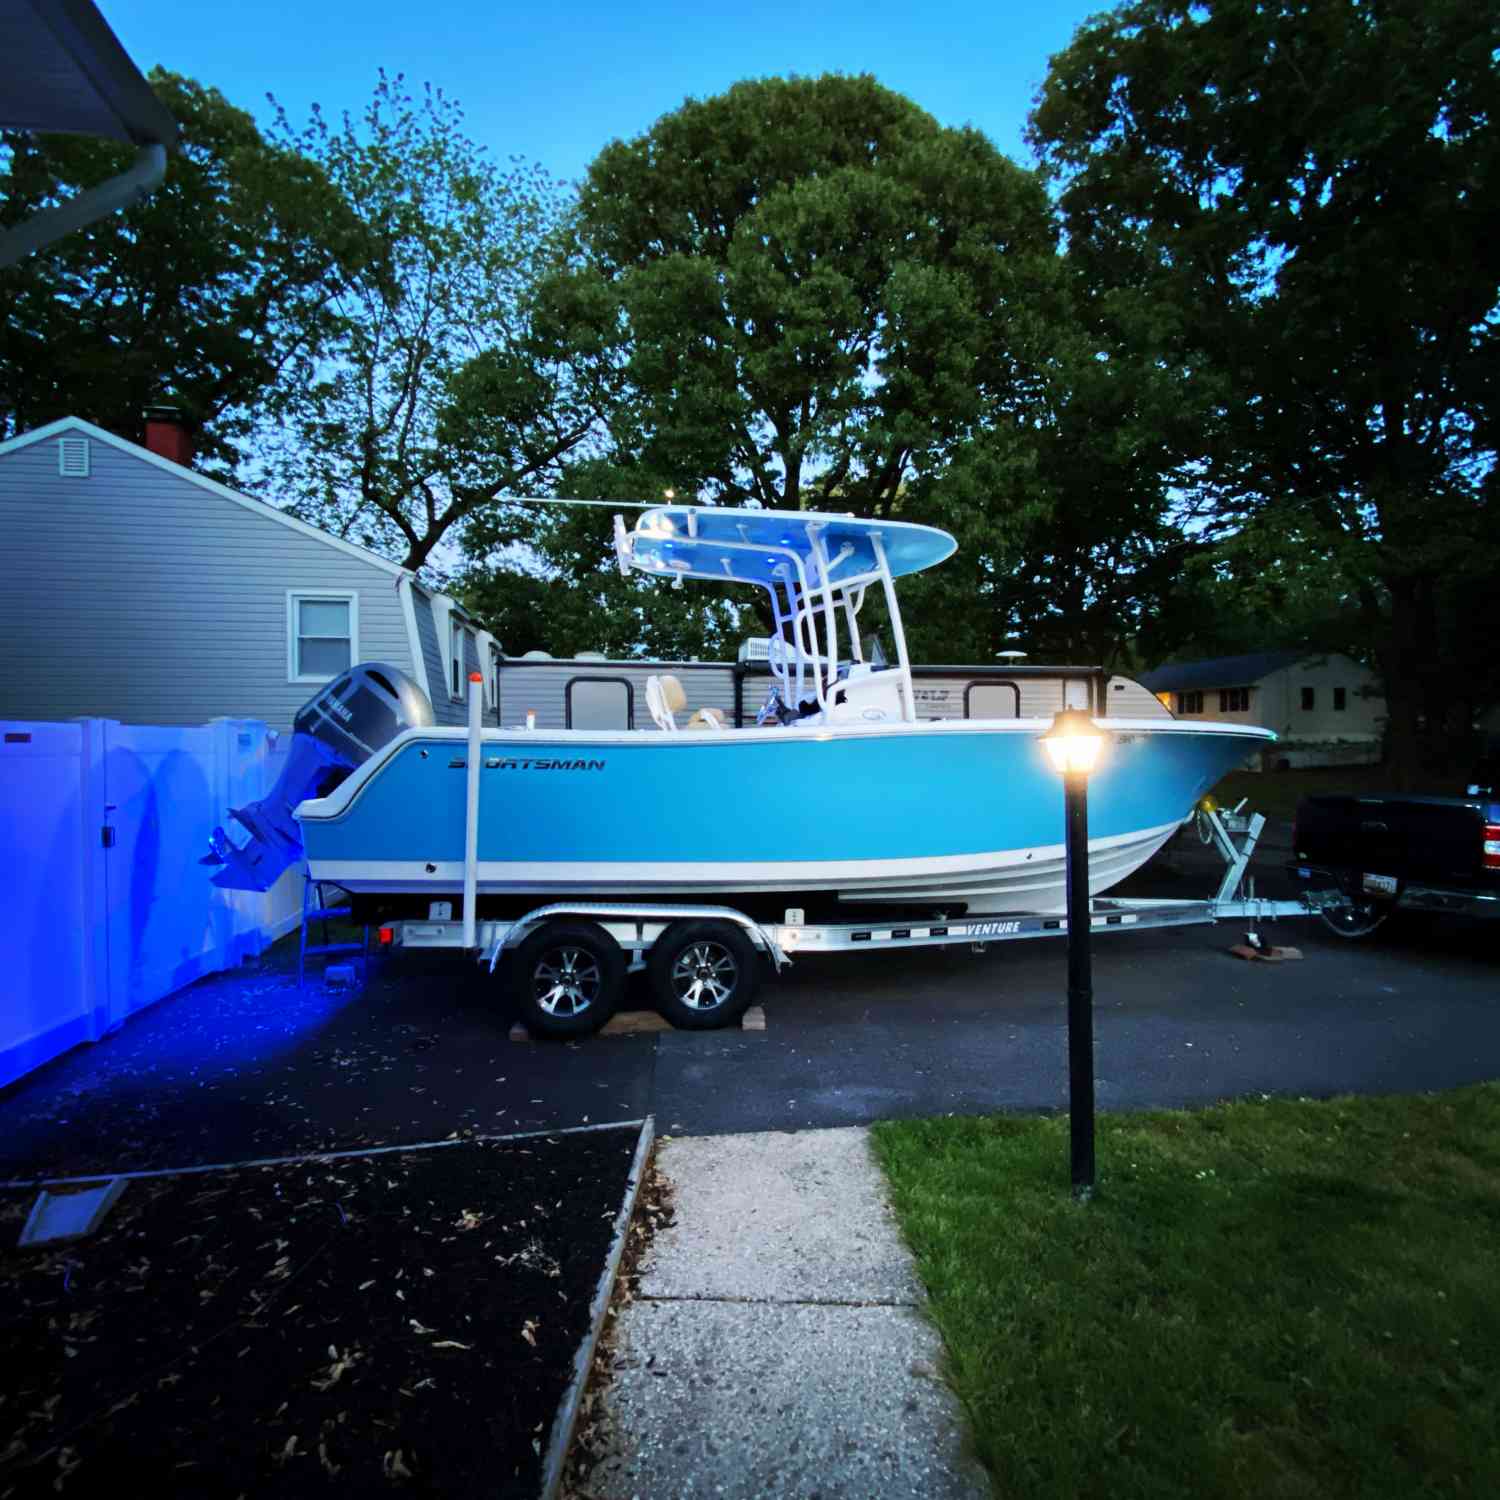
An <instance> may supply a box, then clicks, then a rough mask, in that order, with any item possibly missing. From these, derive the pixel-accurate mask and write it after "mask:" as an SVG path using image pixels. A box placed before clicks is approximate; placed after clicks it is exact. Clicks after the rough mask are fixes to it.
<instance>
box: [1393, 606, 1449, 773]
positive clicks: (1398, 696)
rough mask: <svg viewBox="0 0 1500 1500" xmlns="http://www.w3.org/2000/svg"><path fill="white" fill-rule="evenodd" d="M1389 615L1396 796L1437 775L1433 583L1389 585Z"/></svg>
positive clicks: (1437, 698) (1438, 717)
mask: <svg viewBox="0 0 1500 1500" xmlns="http://www.w3.org/2000/svg"><path fill="white" fill-rule="evenodd" d="M1389 588H1390V598H1391V615H1390V621H1389V624H1388V625H1387V627H1386V631H1385V636H1386V641H1385V649H1384V650H1382V651H1381V652H1380V658H1379V659H1380V668H1381V676H1382V677H1383V678H1384V679H1385V683H1384V685H1385V705H1386V714H1387V720H1386V763H1387V769H1388V770H1389V772H1390V774H1391V779H1392V782H1393V784H1394V787H1395V789H1396V790H1397V791H1411V790H1414V789H1415V788H1416V787H1417V786H1418V785H1419V784H1420V782H1421V781H1422V779H1423V777H1424V775H1430V774H1431V773H1432V772H1433V771H1434V770H1437V769H1440V767H1439V766H1438V765H1436V764H1435V762H1434V756H1435V755H1436V756H1438V757H1439V758H1441V750H1442V747H1441V746H1440V745H1439V744H1437V743H1435V741H1436V740H1437V738H1438V734H1439V732H1440V729H1441V724H1442V715H1441V713H1440V712H1437V713H1436V716H1435V711H1437V710H1440V709H1441V707H1442V704H1441V701H1440V699H1441V686H1440V674H1439V672H1438V662H1437V660H1436V648H1437V628H1436V617H1435V614H1434V609H1433V581H1432V580H1431V579H1429V578H1424V577H1421V576H1402V577H1399V578H1393V579H1391V580H1390V584H1389Z"/></svg>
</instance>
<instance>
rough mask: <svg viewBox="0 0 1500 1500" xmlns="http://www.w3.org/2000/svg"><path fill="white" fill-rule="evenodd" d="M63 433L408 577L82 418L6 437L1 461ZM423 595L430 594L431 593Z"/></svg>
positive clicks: (367, 551) (376, 556)
mask: <svg viewBox="0 0 1500 1500" xmlns="http://www.w3.org/2000/svg"><path fill="white" fill-rule="evenodd" d="M64 432H81V433H84V434H86V435H87V436H88V437H91V438H93V439H94V440H95V441H96V442H100V443H108V444H109V446H110V447H111V448H118V449H119V451H120V452H121V453H128V454H129V455H130V457H132V458H138V459H140V460H141V461H142V462H143V463H148V464H154V465H155V466H156V467H157V468H158V469H164V470H165V471H166V472H167V473H168V474H172V475H175V476H176V477H177V478H178V479H185V480H187V481H188V482H189V483H191V484H195V485H197V486H198V488H199V489H201V490H207V491H208V492H209V494H211V495H217V496H218V497H219V498H220V499H221V500H230V501H233V503H234V504H236V505H241V506H243V507H244V508H245V509H246V510H253V511H254V512H255V513H256V515H258V516H264V517H265V519H266V520H268V521H274V522H276V524H277V525H278V526H286V527H289V528H290V529H291V530H293V531H300V532H301V533H302V534H303V535H304V536H309V537H312V538H314V539H315V540H317V541H320V542H322V543H324V544H325V545H326V546H329V547H336V548H337V549H338V550H339V551H340V552H348V553H350V554H351V555H353V556H354V557H357V558H359V560H360V561H361V562H366V563H369V564H370V565H371V566H372V567H375V568H379V569H381V570H382V571H383V572H386V573H389V574H391V575H392V576H393V577H396V578H399V577H402V576H403V575H406V576H410V574H411V570H410V569H409V568H403V567H402V566H401V565H400V564H399V563H393V562H392V561H391V560H390V559H389V558H386V557H382V556H381V555H380V554H379V553H378V552H371V551H370V549H369V548H368V547H361V546H359V545H358V544H357V543H355V542H347V541H345V540H344V538H343V537H341V536H333V535H332V534H331V533H329V532H327V531H324V530H322V529H321V528H320V527H317V526H312V525H310V524H309V523H308V522H306V521H299V520H298V519H297V518H296V516H291V515H288V514H287V513H286V511H284V510H279V509H278V508H277V507H276V506H274V505H270V504H268V503H267V502H266V501H264V500H257V499H255V498H254V496H252V495H243V494H241V493H240V492H239V491H238V490H232V489H230V488H229V486H228V485H227V484H220V483H219V482H218V480H216V479H210V478H209V477H208V476H207V475H206V474H199V473H197V472H196V471H195V470H193V469H188V468H184V467H183V465H182V464H176V463H173V462H172V460H171V459H170V458H163V457H162V456H161V454H160V453H153V452H152V451H151V450H150V449H149V448H143V447H141V445H140V444H139V443H132V442H131V441H130V440H129V439H128V438H122V437H116V436H115V434H114V433H112V432H106V431H105V430H104V429H103V428H102V427H95V426H94V424H93V423H92V422H85V421H84V420H83V418H82V417H61V418H59V419H58V420H57V421H56V422H49V423H48V424H47V425H46V426H45V427H38V428H36V429H35V430H34V431H32V432H23V433H21V434H20V435H19V436H17V437H13V438H9V439H7V440H6V441H5V442H3V443H0V458H3V457H4V456H5V455H6V454H7V453H14V452H16V451H17V450H19V449H21V448H29V447H30V446H31V445H32V444H33V443H40V442H44V441H45V440H46V439H47V438H53V437H57V436H59V435H60V434H61V433H64ZM426 592H429V593H430V592H431V590H427V591H426Z"/></svg>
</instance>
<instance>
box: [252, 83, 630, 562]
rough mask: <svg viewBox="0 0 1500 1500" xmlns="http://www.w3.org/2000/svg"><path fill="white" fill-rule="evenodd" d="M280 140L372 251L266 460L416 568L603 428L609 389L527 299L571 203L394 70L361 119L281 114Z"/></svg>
mask: <svg viewBox="0 0 1500 1500" xmlns="http://www.w3.org/2000/svg"><path fill="white" fill-rule="evenodd" d="M279 138H280V139H281V140H282V141H283V142H284V143H285V144H286V146H287V148H288V149H292V148H296V149H298V150H300V151H301V152H303V153H304V154H305V155H306V156H308V157H309V158H311V159H312V160H314V161H316V162H317V163H318V164H319V167H320V168H321V170H322V171H323V172H325V173H326V174H327V176H328V178H329V179H330V180H331V181H332V182H333V183H334V184H335V186H336V187H337V188H338V190H339V191H340V193H341V194H342V195H343V197H344V199H345V201H346V202H347V204H348V206H349V209H350V211H351V212H352V213H353V214H355V215H356V216H357V217H358V220H359V222H360V225H361V229H362V232H363V234H364V236H365V237H366V239H367V241H368V242H369V243H370V244H371V245H373V246H377V247H379V251H378V253H376V254H372V255H371V256H370V258H369V259H368V260H367V261H365V262H364V263H363V264H360V265H356V266H355V267H354V268H353V270H352V274H351V275H350V277H349V278H348V281H347V284H346V285H345V287H344V288H343V290H342V292H341V294H340V297H339V301H338V313H339V317H340V334H339V338H338V340H337V342H336V344H335V345H334V347H333V348H332V349H331V350H330V352H329V355H328V357H327V359H326V360H325V363H324V366H323V368H322V369H321V371H320V372H319V378H317V379H316V380H314V381H311V382H309V383H308V384H307V385H305V386H304V387H301V388H299V389H295V390H292V391H289V392H288V394H287V399H286V401H285V402H284V403H283V406H282V411H281V414H282V418H283V422H284V428H283V432H282V435H281V441H280V442H279V443H274V444H270V445H268V446H267V448H266V450H265V453H264V458H265V461H266V464H267V467H268V469H269V471H270V473H271V474H272V475H273V476H274V478H275V481H276V488H277V491H278V493H279V494H280V495H281V496H283V497H288V498H290V499H291V500H292V502H293V503H292V509H294V510H295V511H296V512H297V513H298V514H299V515H301V516H303V517H305V518H306V519H308V520H310V521H314V522H316V523H317V524H319V525H322V526H325V527H327V528H328V529H329V530H331V531H334V532H335V533H337V534H338V535H340V536H348V537H351V538H353V539H356V540H358V541H360V542H362V543H364V544H365V545H367V546H370V547H373V548H375V549H377V550H379V551H383V552H387V553H389V554H390V555H392V556H394V557H397V558H399V559H400V560H401V561H402V563H403V564H404V565H405V566H407V567H409V568H420V567H423V566H424V565H427V564H429V563H431V562H432V561H433V553H434V549H435V548H436V547H438V546H439V544H440V543H443V542H444V541H445V540H446V541H448V542H460V543H461V542H462V538H463V532H464V529H465V527H467V526H468V525H469V524H471V523H472V522H473V521H474V520H475V519H476V518H477V517H480V516H481V515H483V514H484V513H485V512H486V511H488V510H493V509H494V508H495V506H496V503H497V502H498V501H499V500H500V499H501V497H503V496H505V495H506V494H508V493H522V494H525V493H531V492H535V491H537V490H542V489H545V488H547V487H548V486H549V485H550V484H552V483H554V482H555V481H556V478H557V476H558V474H559V472H560V468H559V466H560V464H561V461H562V460H563V458H564V457H565V456H566V455H568V454H570V453H572V452H574V451H575V450H576V449H578V448H579V447H580V445H582V444H584V443H585V442H586V441H587V440H588V439H589V437H590V436H591V434H593V433H594V431H595V430H596V424H597V422H598V419H599V415H600V402H601V400H602V398H603V393H604V390H605V387H604V385H602V384H601V382H600V380H599V379H596V378H593V376H592V374H591V371H590V367H589V366H588V365H587V364H586V363H585V362H583V361H582V360H580V359H579V358H577V357H576V351H575V350H574V349H573V348H572V347H571V346H569V345H567V344H565V343H562V342H559V341H558V340H557V339H556V338H555V337H553V336H552V334H551V332H550V327H551V325H549V324H547V323H546V322H545V320H544V318H543V317H542V316H541V311H542V310H541V309H540V308H539V306H538V304H537V302H536V300H535V297H534V295H533V293H534V287H535V282H536V279H537V276H538V273H539V269H540V267H541V266H542V264H543V257H544V255H545V254H546V253H547V250H548V240H549V235H550V234H551V232H552V230H553V228H554V226H555V223H556V220H557V217H558V214H559V212H560V209H561V206H562V203H563V194H562V193H561V191H560V190H559V189H558V188H557V187H556V186H555V185H554V184H553V183H552V182H551V181H550V179H549V178H548V177H547V174H546V173H545V172H544V171H543V170H542V169H541V168H539V167H536V166H526V165H524V164H522V163H521V162H519V160H513V161H512V164H511V166H510V167H509V169H508V170H502V169H501V168H499V167H498V166H496V165H495V164H494V163H493V162H491V161H490V160H489V159H488V158H487V157H486V155H485V154H484V152H483V150H482V149H481V148H480V147H478V146H477V145H475V144H474V142H473V141H472V140H470V139H469V137H468V136H467V135H466V134H465V133H464V129H463V113H462V111H461V109H460V108H459V107H458V105H457V104H455V103H454V102H453V101H451V100H449V99H447V98H445V97H444V96H443V94H442V93H441V92H439V91H437V90H434V89H432V88H431V87H429V88H427V89H426V90H425V92H424V93H423V95H422V96H421V98H420V99H419V100H416V99H413V98H412V97H411V96H410V95H409V94H408V93H407V92H406V91H405V87H404V84H403V80H402V79H401V78H400V76H399V75H398V76H397V77H395V78H387V77H385V75H384V74H382V75H381V78H380V82H379V84H378V86H377V87H376V89H375V93H374V97H373V99H372V101H371V103H370V105H369V107H368V108H367V110H366V111H365V114H364V116H363V119H362V120H361V121H360V123H359V125H358V126H356V124H355V122H353V121H352V120H351V119H350V118H349V117H348V116H347V115H346V116H345V117H344V119H343V120H342V122H341V123H340V124H338V125H333V124H331V123H330V122H329V121H328V120H327V119H325V118H324V116H323V115H322V114H321V113H320V112H318V111H316V110H315V111H314V114H313V118H312V121H311V123H310V124H309V125H308V126H307V128H306V129H305V130H302V131H301V132H294V131H293V130H292V128H291V126H290V125H289V124H288V123H287V121H286V118H285V116H284V115H282V117H281V119H280V125H279ZM605 373H607V369H606V372H605ZM521 524H524V523H521Z"/></svg>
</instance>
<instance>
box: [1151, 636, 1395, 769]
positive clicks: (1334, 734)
mask: <svg viewBox="0 0 1500 1500" xmlns="http://www.w3.org/2000/svg"><path fill="white" fill-rule="evenodd" d="M1140 680H1141V683H1142V685H1143V686H1145V687H1147V688H1149V689H1150V690H1151V691H1152V692H1153V693H1155V694H1156V696H1157V697H1158V698H1159V699H1160V700H1161V702H1162V703H1164V704H1165V705H1166V706H1167V707H1168V708H1169V709H1171V711H1172V712H1173V713H1174V714H1175V715H1176V716H1177V717H1178V718H1180V719H1198V718H1202V719H1217V720H1221V721H1225V722H1228V723H1232V724H1257V725H1260V726H1261V727H1263V728H1266V729H1274V730H1275V731H1276V733H1277V734H1278V735H1279V736H1280V742H1279V743H1278V744H1277V745H1276V746H1274V747H1273V748H1272V749H1271V750H1269V751H1267V752H1266V753H1265V756H1264V758H1263V764H1265V765H1267V766H1269V767H1274V768H1281V769H1286V768H1287V767H1290V766H1314V765H1321V766H1332V765H1363V764H1367V763H1371V762H1374V761H1378V760H1379V759H1380V750H1381V736H1382V733H1383V730H1384V727H1385V697H1384V695H1383V694H1382V693H1381V691H1380V683H1379V679H1378V678H1377V677H1376V676H1375V674H1374V673H1373V672H1372V671H1371V670H1370V669H1369V668H1368V667H1363V666H1361V665H1360V664H1359V663H1358V662H1357V661H1354V660H1352V659H1351V658H1349V657H1347V656H1339V655H1337V654H1333V653H1328V654H1311V653H1307V652H1296V651H1262V652H1258V653H1256V654H1254V655H1250V656H1219V657H1214V658H1212V659H1211V660H1208V661H1185V662H1174V663H1171V664H1169V665H1168V666H1165V667H1158V668H1157V669H1156V670H1155V671H1154V672H1147V673H1146V674H1144V675H1143V676H1142V677H1141V679H1140Z"/></svg>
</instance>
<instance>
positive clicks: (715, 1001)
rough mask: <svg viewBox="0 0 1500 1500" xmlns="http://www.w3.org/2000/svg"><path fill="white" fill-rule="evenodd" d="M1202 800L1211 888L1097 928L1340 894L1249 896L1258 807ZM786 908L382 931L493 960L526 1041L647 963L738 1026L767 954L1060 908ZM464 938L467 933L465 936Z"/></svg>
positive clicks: (1053, 924) (559, 904)
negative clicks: (768, 912)
mask: <svg viewBox="0 0 1500 1500" xmlns="http://www.w3.org/2000/svg"><path fill="white" fill-rule="evenodd" d="M1243 805H1244V804H1243V803H1241V804H1240V808H1236V809H1235V810H1234V811H1232V812H1220V811H1218V810H1217V809H1214V808H1212V807H1209V806H1205V807H1201V808H1199V809H1197V810H1196V811H1195V812H1194V814H1193V816H1192V818H1191V819H1189V820H1185V822H1188V821H1191V822H1193V823H1194V824H1195V825H1196V827H1197V829H1198V832H1199V836H1200V837H1201V838H1202V839H1203V841H1204V842H1205V843H1208V844H1211V845H1212V846H1213V847H1214V848H1215V849H1216V850H1217V851H1218V853H1219V854H1220V855H1221V856H1222V857H1223V859H1224V862H1225V867H1226V868H1225V871H1224V877H1223V879H1222V880H1221V882H1220V884H1219V888H1218V890H1217V892H1216V893H1215V894H1214V895H1212V896H1210V897H1208V898H1206V899H1203V900H1180V899H1179V900H1142V899H1125V898H1120V897H1104V896H1098V897H1095V898H1094V899H1093V900H1092V901H1091V902H1090V903H1089V905H1090V926H1091V928H1092V929H1093V930H1094V931H1095V932H1125V931H1144V930H1148V929H1159V928H1165V927H1192V926H1198V925H1201V924H1204V923H1213V922H1222V921H1230V920H1237V921H1243V922H1245V923H1247V924H1248V930H1249V933H1250V935H1251V942H1252V946H1255V945H1256V943H1257V941H1258V940H1257V939H1256V938H1255V929H1256V927H1257V925H1258V924H1259V923H1261V922H1269V921H1273V920H1276V919H1279V918H1284V917H1308V916H1317V915H1319V914H1321V913H1322V912H1323V911H1324V910H1325V908H1329V907H1333V906H1337V905H1338V904H1340V903H1342V902H1343V901H1344V900H1345V899H1346V898H1345V897H1344V896H1343V895H1341V893H1339V892H1338V891H1309V892H1305V893H1303V894H1302V895H1301V896H1300V897H1299V898H1298V899H1296V900H1292V901H1268V900H1264V899H1261V898H1260V897H1257V896H1256V895H1255V893H1254V879H1253V877H1251V876H1250V875H1249V874H1248V867H1249V864H1250V858H1251V856H1252V855H1253V854H1254V852H1255V846H1256V844H1257V842H1258V841H1259V839H1260V835H1261V832H1262V830H1263V829H1264V827H1265V822H1266V820H1265V818H1264V817H1262V816H1261V815H1260V814H1259V813H1255V814H1250V815H1245V814H1243V813H1242V812H1241V810H1240V809H1241V808H1243ZM805 915H806V914H805V912H804V911H803V910H801V909H798V908H795V907H791V908H788V909H787V910H786V912H785V915H784V919H783V920H782V921H780V922H767V921H758V920H756V919H755V918H754V917H751V916H749V915H747V914H746V913H745V912H742V911H739V910H737V909H736V908H734V907H732V906H722V905H709V904H704V905H698V904H692V905H689V904H679V903H673V904H670V905H663V904H658V903H651V902H643V903H638V902H613V901H611V902H597V901H572V900H564V901H555V902H549V903H547V904H546V905H543V906H538V907H536V908H535V909H534V910H531V911H528V912H527V913H525V914H524V915H523V916H520V917H517V918H514V919H510V920H504V921H500V920H493V919H485V918H482V917H480V918H476V919H475V920H474V921H473V922H472V923H469V924H466V923H464V922H462V921H457V920H454V919H453V917H452V903H450V902H445V901H438V902H434V903H432V909H431V915H430V919H429V920H425V921H423V920H406V921H400V922H393V923H389V924H387V925H385V926H383V927H382V928H381V929H380V934H379V937H380V945H381V947H382V948H383V949H384V950H385V951H397V952H405V951H416V950H423V949H449V950H452V949H467V950H468V951H470V952H473V953H475V954H476V956H477V958H478V960H479V962H481V963H483V964H485V965H487V966H488V968H489V969H490V971H491V972H494V971H495V970H496V969H497V968H500V967H501V965H502V964H504V966H505V968H506V970H507V971H508V973H509V977H510V979H511V982H512V985H513V987H514V990H515V996H516V999H517V1001H518V1003H519V1006H520V1009H521V1013H522V1019H523V1020H524V1022H525V1024H526V1026H527V1027H528V1029H529V1030H530V1031H531V1032H532V1033H533V1035H542V1036H580V1035H585V1034H588V1033H590V1032H593V1031H596V1030H598V1029H599V1027H600V1026H602V1025H604V1023H605V1022H606V1021H608V1019H609V1017H610V1015H611V1014H612V1013H613V1011H614V1009H615V1007H616V1005H617V1004H618V1002H619V1000H620V998H621V994H622V992H623V989H624V981H625V975H626V974H627V973H633V972H637V971H645V972H646V973H647V974H648V975H649V977H650V981H651V989H652V991H653V995H654V998H655V1000H656V1003H657V1005H658V1007H659V1008H660V1009H661V1011H662V1013H663V1014H664V1015H665V1016H666V1018H667V1019H668V1020H669V1021H671V1022H672V1023H673V1024H674V1025H676V1026H679V1027H683V1028H686V1029H691V1030H707V1029H711V1028H716V1027H721V1026H728V1025H731V1024H733V1023H734V1022H736V1021H737V1020H738V1019H739V1017H740V1016H741V1015H742V1014H743V1012H744V1011H745V1009H746V1008H747V1007H748V1006H749V1004H750V1002H751V1000H752V999H753V997H754V993H755V990H756V987H757V985H758V983H759V979H760V974H761V971H762V970H763V969H764V967H765V966H766V963H767V962H769V963H770V965H772V966H773V967H774V968H775V970H776V971H777V972H778V973H779V972H780V970H782V969H783V968H785V967H786V966H787V965H789V964H790V963H791V962H792V961H793V959H794V958H795V957H796V956H797V955H798V954H802V953H854V952H860V951H866V950H869V949H875V948H879V949H890V948H929V947H938V946H950V945H953V944H956V943H967V944H969V945H970V946H971V947H973V948H974V949H975V950H976V951H982V950H983V949H984V948H986V947H988V946H989V944H991V943H1005V942H1019V941H1021V940H1023V939H1027V938H1046V937H1061V936H1064V935H1065V934H1066V933H1067V930H1068V920H1067V918H1066V917H1065V916H1062V915H1060V914H1048V913H1025V912H1018V913H1011V914H1006V915H998V916H995V915H987V916H954V917H946V918H944V917H935V916H934V915H932V913H931V910H930V909H929V910H927V911H926V912H925V913H923V914H922V915H914V916H912V917H910V918H903V917H902V916H901V915H900V914H899V913H887V912H882V913H881V914H880V915H879V916H878V917H877V918H870V917H865V918H863V919H861V920H859V921H853V922H822V921H812V922H808V921H806V920H805ZM470 934H472V936H471V935H470Z"/></svg>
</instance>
